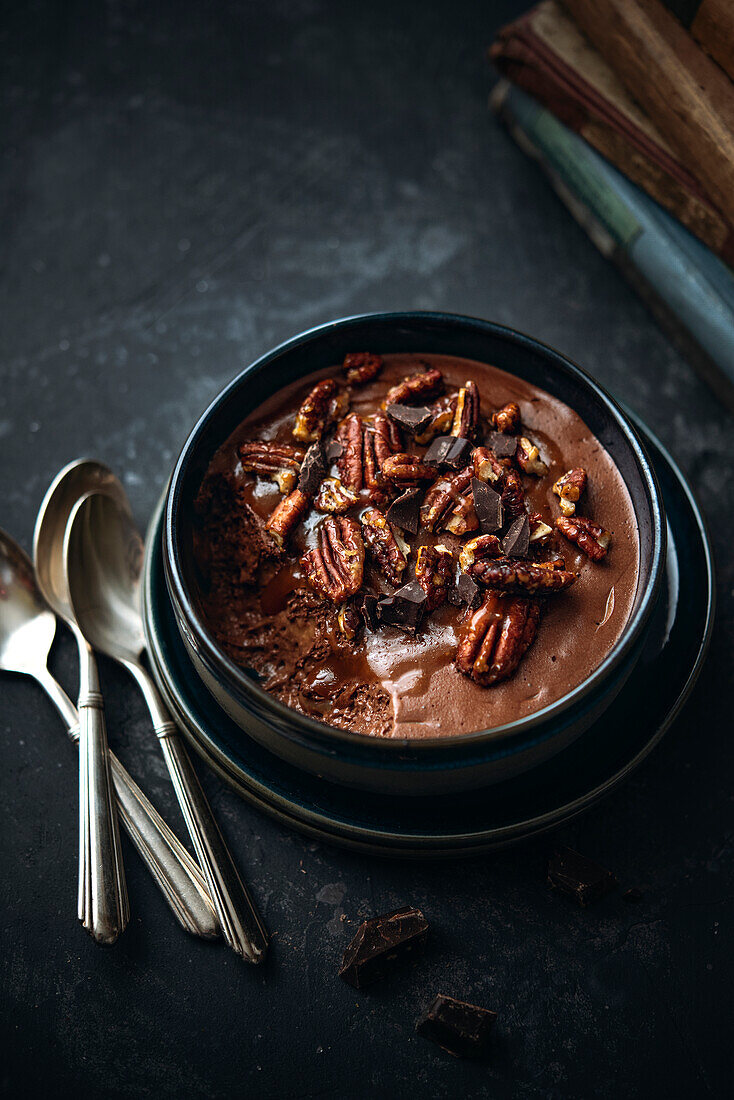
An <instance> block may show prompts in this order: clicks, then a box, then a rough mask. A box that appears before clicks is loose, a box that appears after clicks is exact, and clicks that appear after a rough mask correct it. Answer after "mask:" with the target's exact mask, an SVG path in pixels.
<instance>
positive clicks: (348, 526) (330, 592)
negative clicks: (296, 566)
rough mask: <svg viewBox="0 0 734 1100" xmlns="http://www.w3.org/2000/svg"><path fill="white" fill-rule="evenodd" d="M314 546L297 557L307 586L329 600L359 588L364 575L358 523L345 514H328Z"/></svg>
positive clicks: (340, 599) (340, 598)
mask: <svg viewBox="0 0 734 1100" xmlns="http://www.w3.org/2000/svg"><path fill="white" fill-rule="evenodd" d="M318 540H319V541H318V546H316V547H315V548H314V549H313V550H309V551H308V552H307V553H306V554H304V555H303V557H302V558H301V565H302V566H303V569H304V571H305V573H306V577H307V579H308V582H309V584H310V585H311V587H312V588H313V589H314V590H315V591H316V592H318V593H319V594H320V595H321V596H325V597H326V599H327V600H331V602H332V603H343V602H344V600H346V599H347V597H349V596H353V595H354V594H355V593H356V592H358V591H359V589H360V587H361V584H362V578H363V576H364V543H363V542H362V535H361V533H360V529H359V524H358V523H357V521H356V520H354V519H349V518H348V517H347V516H329V517H328V518H327V519H325V520H324V522H323V523H322V524H321V527H320V528H319V532H318Z"/></svg>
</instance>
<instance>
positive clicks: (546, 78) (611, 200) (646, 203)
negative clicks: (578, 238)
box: [490, 0, 734, 408]
mask: <svg viewBox="0 0 734 1100" xmlns="http://www.w3.org/2000/svg"><path fill="white" fill-rule="evenodd" d="M674 2H677V3H678V4H679V5H680V6H681V8H683V9H685V10H681V11H679V12H678V14H679V15H686V16H687V17H688V24H689V25H688V27H684V26H683V24H682V23H681V22H680V21H679V19H678V18H676V15H674V14H673V13H672V12H671V11H669V10H668V9H667V8H666V7H664V6H663V4H662V3H660V0H563V5H561V3H559V2H558V0H543V2H542V3H540V4H538V5H537V6H536V7H534V8H533V9H532V10H531V11H530V12H528V14H527V15H525V16H523V17H522V18H521V19H518V20H517V21H516V22H514V23H511V24H510V25H509V26H507V27H505V28H503V29H502V30H501V31H500V33H499V35H498V37H497V39H496V41H495V42H494V44H493V45H492V47H491V50H490V56H491V58H492V60H493V62H494V64H495V65H496V67H497V68H498V69H499V71H500V73H501V74H502V75H503V77H504V79H503V80H501V81H500V83H499V84H498V85H497V86H496V87H495V89H494V92H493V94H492V97H491V100H490V106H491V108H492V110H493V111H494V112H495V113H496V115H497V116H498V117H499V118H500V119H501V120H502V121H503V122H504V123H505V124H506V126H507V127H508V129H509V131H510V133H511V134H512V136H513V137H514V138H515V140H516V141H517V143H518V144H519V145H520V146H521V148H523V149H524V150H525V151H526V152H527V153H528V154H529V155H530V156H532V157H534V158H535V159H536V160H537V161H538V162H539V164H540V165H541V166H542V168H543V170H544V171H545V173H546V175H547V176H548V178H549V180H550V181H551V183H552V185H553V187H554V188H555V190H556V191H557V193H558V195H559V196H560V198H561V199H562V200H563V202H564V203H565V204H566V206H568V208H569V209H570V211H571V212H572V214H573V215H574V216H575V217H576V219H577V220H578V221H579V222H580V223H581V225H582V226H584V228H585V229H586V230H587V232H588V234H589V236H590V238H591V239H592V241H593V242H594V243H595V244H596V245H597V247H598V248H599V249H600V250H601V251H602V252H603V254H604V255H606V256H608V257H609V258H610V259H611V260H613V261H614V262H615V263H616V264H617V265H618V266H619V268H620V269H621V271H622V272H623V273H624V274H625V276H626V277H627V278H628V279H629V280H630V281H631V282H632V283H633V284H634V286H635V287H636V288H637V289H638V290H639V292H640V293H641V294H642V295H643V297H644V298H645V300H646V301H647V302H648V304H649V305H650V307H651V308H652V309H653V311H654V313H655V314H656V316H657V317H658V318H659V319H660V320H661V321H663V322H664V323H665V325H666V326H667V327H668V329H669V330H670V331H671V333H672V335H673V337H674V338H675V339H676V341H677V342H678V343H679V344H680V345H681V346H682V347H683V349H684V351H685V352H686V353H687V354H688V355H689V356H690V357H691V359H692V360H693V361H694V363H695V364H696V365H697V366H698V367H699V368H700V369H701V370H702V371H703V372H704V373H705V375H706V378H707V379H708V381H709V382H710V383H711V384H712V385H713V386H714V387H715V388H716V390H717V392H718V393H719V394H720V395H721V396H722V397H723V398H724V399H725V400H726V401H727V402H728V403H729V404H731V405H732V407H733V408H734V272H733V271H732V266H734V82H733V81H732V78H731V77H732V76H734V0H702V2H700V3H696V2H695V0H694V2H693V3H691V2H690V0H670V6H671V7H672V6H674ZM694 36H695V37H694ZM722 66H728V68H729V70H730V72H731V75H729V73H727V71H726V69H725V68H724V67H722Z"/></svg>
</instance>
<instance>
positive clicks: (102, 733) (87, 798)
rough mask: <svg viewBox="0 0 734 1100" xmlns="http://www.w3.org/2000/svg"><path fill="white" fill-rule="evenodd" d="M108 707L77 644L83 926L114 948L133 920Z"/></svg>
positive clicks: (85, 649) (83, 647)
mask: <svg viewBox="0 0 734 1100" xmlns="http://www.w3.org/2000/svg"><path fill="white" fill-rule="evenodd" d="M103 708H104V702H103V699H102V693H101V692H100V689H99V675H98V673H97V662H96V660H95V658H94V654H93V652H92V649H91V646H89V645H88V643H86V642H85V641H84V640H83V639H81V638H80V639H79V906H78V913H79V920H80V921H81V922H82V924H83V925H84V928H85V929H86V930H87V932H89V933H90V935H91V936H92V937H93V938H94V939H95V940H96V941H97V942H98V943H106V944H112V943H114V942H115V940H116V939H117V937H118V936H119V935H120V933H121V932H123V931H124V930H125V927H126V925H127V922H128V920H129V919H130V907H129V904H128V898H127V886H126V883H125V870H124V868H123V865H122V851H121V847H120V830H119V826H118V823H117V807H116V804H115V802H114V800H113V798H112V780H111V775H110V763H109V755H108V754H109V750H108V748H107V730H106V727H105V720H104V709H103Z"/></svg>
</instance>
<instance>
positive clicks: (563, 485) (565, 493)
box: [553, 466, 586, 516]
mask: <svg viewBox="0 0 734 1100" xmlns="http://www.w3.org/2000/svg"><path fill="white" fill-rule="evenodd" d="M585 488H586V470H584V469H583V468H582V467H580V466H578V467H576V469H573V470H566V472H565V474H562V475H561V477H559V479H558V481H557V482H556V483H555V485H554V486H553V492H554V493H555V494H556V496H557V497H559V498H560V505H561V511H562V512H563V514H564V516H572V515H573V514H574V512H575V511H576V504H577V503H578V499H579V497H580V496H581V494H582V493H583V491H584V489H585Z"/></svg>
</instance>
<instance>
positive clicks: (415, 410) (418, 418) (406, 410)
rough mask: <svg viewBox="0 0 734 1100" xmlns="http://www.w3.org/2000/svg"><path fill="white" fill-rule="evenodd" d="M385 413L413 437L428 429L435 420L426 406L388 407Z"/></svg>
mask: <svg viewBox="0 0 734 1100" xmlns="http://www.w3.org/2000/svg"><path fill="white" fill-rule="evenodd" d="M385 411H386V412H387V415H388V416H389V417H390V419H391V420H394V421H395V423H396V424H399V425H400V427H401V428H405V430H406V431H408V432H410V433H411V434H412V435H415V434H416V433H417V432H422V431H423V429H424V428H427V427H428V425H429V424H430V422H431V420H432V418H433V413H432V412H431V410H430V409H429V408H427V407H426V406H425V405H388V406H387V409H386V410H385Z"/></svg>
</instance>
